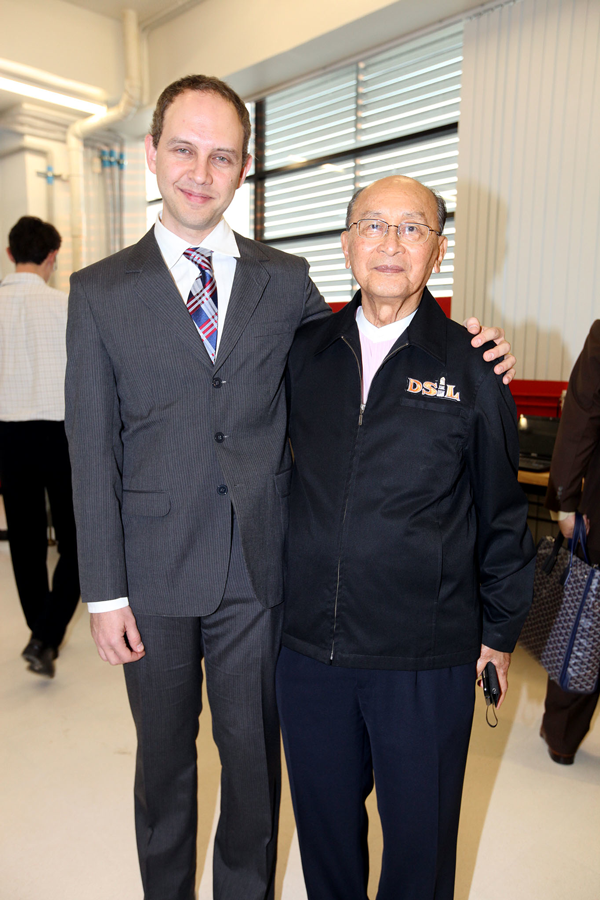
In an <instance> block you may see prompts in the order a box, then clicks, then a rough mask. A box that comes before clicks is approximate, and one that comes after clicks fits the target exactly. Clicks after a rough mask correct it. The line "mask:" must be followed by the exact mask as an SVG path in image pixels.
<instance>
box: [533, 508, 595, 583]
mask: <svg viewBox="0 0 600 900" xmlns="http://www.w3.org/2000/svg"><path fill="white" fill-rule="evenodd" d="M564 540H565V538H564V535H563V533H562V531H559V533H558V535H557V536H556V537H555V539H554V546H553V547H552V553H551V554H550V556H549V557H548V559H547V560H546V562H545V563H544V565H543V567H542V569H543V571H544V572H545V574H546V575H550V573H551V572H552V569H553V568H554V566H555V564H556V560H557V559H558V552H559V550H560V548H561V547H562V545H563V543H564ZM578 544H581V549H582V552H583V558H584V559H585V561H586V563H588V565H589V560H588V556H587V546H586V530H585V522H584V521H583V516H582V515H581V513H575V525H574V528H573V537H572V538H571V539H570V540H569V547H570V550H571V557H570V559H569V564H568V565H567V567H566V569H565V571H564V572H563V574H562V577H561V579H560V581H561V584H563V585H564V584H565V582H566V581H567V579H568V577H569V575H570V574H571V566H572V565H573V554H574V552H575V550H576V549H577V545H578Z"/></svg>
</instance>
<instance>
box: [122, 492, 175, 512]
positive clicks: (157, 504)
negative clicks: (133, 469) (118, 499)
mask: <svg viewBox="0 0 600 900" xmlns="http://www.w3.org/2000/svg"><path fill="white" fill-rule="evenodd" d="M170 509H171V498H170V496H169V494H168V493H167V492H166V491H123V506H122V511H123V515H125V516H166V515H167V513H168V512H169V511H170Z"/></svg>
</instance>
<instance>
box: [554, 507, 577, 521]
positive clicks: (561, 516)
mask: <svg viewBox="0 0 600 900" xmlns="http://www.w3.org/2000/svg"><path fill="white" fill-rule="evenodd" d="M574 515H575V513H574V512H563V511H562V510H558V512H557V511H556V510H554V509H551V510H550V517H551V519H552V521H553V522H564V520H565V519H568V518H569V516H574Z"/></svg>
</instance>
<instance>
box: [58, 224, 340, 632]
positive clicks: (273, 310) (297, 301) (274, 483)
mask: <svg viewBox="0 0 600 900" xmlns="http://www.w3.org/2000/svg"><path fill="white" fill-rule="evenodd" d="M236 239H237V241H238V246H239V250H240V258H239V259H238V261H237V265H236V273H235V279H234V282H233V287H232V292H231V299H230V302H229V308H228V311H227V318H226V321H225V325H224V331H223V335H222V338H221V344H220V347H219V353H218V357H217V361H216V364H215V365H214V366H213V364H212V363H211V362H210V360H209V358H208V355H207V353H206V350H205V349H204V347H203V345H202V341H201V339H200V337H199V335H198V333H197V331H196V327H195V325H194V323H193V321H192V319H191V317H190V315H189V313H188V312H187V310H186V308H185V305H184V303H183V302H182V299H181V296H180V294H179V292H178V290H177V288H176V286H175V284H174V282H173V280H172V278H171V276H170V274H169V272H168V270H167V267H166V266H165V263H164V261H163V258H162V256H161V253H160V250H159V248H158V245H157V243H156V240H155V238H154V232H153V230H151V231H149V232H148V234H146V235H145V237H143V238H142V240H141V241H140V242H139V243H138V244H136V245H134V246H133V247H129V248H127V249H126V250H122V251H121V252H120V253H117V254H115V255H114V256H111V257H109V258H108V259H104V260H102V261H101V262H99V263H96V264H94V265H92V266H90V267H89V268H87V269H84V270H82V271H81V272H77V273H75V274H74V275H73V276H72V278H71V294H70V298H69V323H68V329H67V352H68V364H67V377H66V429H67V434H68V438H69V446H70V453H71V463H72V468H73V494H74V503H75V514H76V520H77V529H78V552H79V566H80V576H81V590H82V597H83V600H84V601H94V600H96V601H97V600H109V599H112V598H116V597H121V596H129V599H130V603H131V606H132V608H133V611H134V612H135V611H136V610H137V611H139V612H144V613H147V614H151V615H179V616H196V615H207V614H209V613H211V612H213V611H214V610H215V609H216V608H217V606H218V604H219V602H220V600H221V597H222V595H223V590H224V586H225V580H226V577H227V567H228V563H229V551H230V542H231V504H233V507H234V510H235V514H236V517H237V521H238V524H239V528H240V534H241V538H242V546H243V550H244V556H245V560H246V564H247V567H248V570H249V573H250V578H251V581H252V585H253V588H254V591H255V593H256V596H257V597H258V599H259V600H260V602H261V603H262V604H263V605H264V606H267V607H269V606H273V605H275V604H277V603H279V602H281V599H282V551H283V539H284V532H285V525H286V512H287V499H286V497H287V493H288V490H289V479H290V473H291V459H290V452H289V449H288V444H287V442H286V402H285V383H284V378H283V373H284V368H285V364H286V360H287V354H288V350H289V347H290V344H291V342H292V338H293V336H294V332H295V331H296V329H297V328H298V326H299V325H300V324H302V323H304V322H306V321H308V320H309V319H312V318H316V317H318V316H322V315H324V314H326V313H327V311H328V307H327V306H326V304H325V303H324V301H323V300H322V298H321V297H320V295H319V292H318V291H317V289H316V287H315V286H314V285H313V283H312V282H311V280H310V278H309V276H308V266H307V263H306V262H305V261H304V260H302V259H299V258H297V257H294V256H289V255H288V254H285V253H282V252H280V251H278V250H274V249H272V248H270V247H267V246H265V245H262V244H258V243H256V242H254V241H250V240H247V239H246V238H243V237H241V236H240V235H236ZM225 489H226V491H227V492H226V493H225ZM230 501H231V503H230Z"/></svg>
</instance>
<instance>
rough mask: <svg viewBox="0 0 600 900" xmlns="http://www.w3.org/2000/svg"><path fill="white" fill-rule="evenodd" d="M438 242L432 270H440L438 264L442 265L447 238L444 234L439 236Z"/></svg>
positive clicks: (446, 247)
mask: <svg viewBox="0 0 600 900" xmlns="http://www.w3.org/2000/svg"><path fill="white" fill-rule="evenodd" d="M439 242H440V244H439V250H438V254H437V256H436V258H435V262H434V264H433V271H434V272H439V271H440V266H441V265H442V262H443V261H444V257H445V255H446V251H447V250H448V238H447V237H446V235H443V236H442V237H441V238H439Z"/></svg>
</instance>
